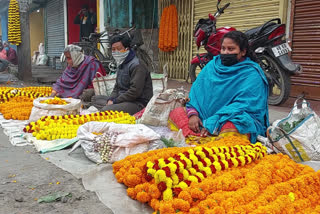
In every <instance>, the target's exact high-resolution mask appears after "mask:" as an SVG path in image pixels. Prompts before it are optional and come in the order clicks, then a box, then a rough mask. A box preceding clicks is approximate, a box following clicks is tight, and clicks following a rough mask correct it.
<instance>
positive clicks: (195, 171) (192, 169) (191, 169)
mask: <svg viewBox="0 0 320 214" xmlns="http://www.w3.org/2000/svg"><path fill="white" fill-rule="evenodd" d="M189 171H190V172H191V174H192V175H194V174H196V173H197V170H196V169H195V168H190V169H189Z"/></svg>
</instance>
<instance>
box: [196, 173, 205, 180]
mask: <svg viewBox="0 0 320 214" xmlns="http://www.w3.org/2000/svg"><path fill="white" fill-rule="evenodd" d="M196 176H198V177H199V178H200V179H201V180H203V179H204V176H203V174H202V173H201V172H197V173H196Z"/></svg>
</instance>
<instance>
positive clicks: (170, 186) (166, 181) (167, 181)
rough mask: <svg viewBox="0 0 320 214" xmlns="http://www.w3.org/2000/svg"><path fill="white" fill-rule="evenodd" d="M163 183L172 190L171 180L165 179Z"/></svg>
mask: <svg viewBox="0 0 320 214" xmlns="http://www.w3.org/2000/svg"><path fill="white" fill-rule="evenodd" d="M165 183H166V185H167V188H170V189H171V188H172V184H173V181H172V179H171V178H166V180H165Z"/></svg>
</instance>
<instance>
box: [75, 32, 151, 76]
mask: <svg viewBox="0 0 320 214" xmlns="http://www.w3.org/2000/svg"><path fill="white" fill-rule="evenodd" d="M116 34H119V35H127V36H128V37H129V38H130V39H131V49H133V50H134V51H135V52H136V55H137V57H138V58H139V59H140V60H141V61H142V62H144V63H145V65H146V66H147V68H148V69H149V71H150V72H153V71H154V66H153V62H152V60H151V58H150V56H149V55H148V53H147V52H146V51H145V50H144V49H142V48H141V46H142V45H143V43H144V42H143V39H142V35H141V32H140V30H138V29H136V28H135V27H132V28H130V29H128V30H125V31H123V32H121V31H120V30H119V29H114V30H112V29H109V30H106V31H103V32H101V33H91V34H90V36H89V38H87V39H86V40H87V41H84V42H77V43H74V44H76V45H78V46H80V47H82V50H83V52H84V53H85V54H86V55H89V56H94V57H96V58H97V59H98V60H99V61H100V62H101V63H102V65H103V66H104V68H105V69H106V71H107V73H115V72H116V69H117V67H116V63H115V61H114V59H113V57H112V50H111V41H110V39H111V37H112V36H114V35H116ZM98 45H100V47H101V48H102V49H103V52H104V54H103V53H102V52H101V51H100V50H99V49H98Z"/></svg>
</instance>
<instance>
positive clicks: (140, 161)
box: [113, 136, 320, 214]
mask: <svg viewBox="0 0 320 214" xmlns="http://www.w3.org/2000/svg"><path fill="white" fill-rule="evenodd" d="M232 141H233V143H234V144H238V143H243V144H245V143H244V141H245V140H244V139H242V138H241V137H236V136H230V137H225V138H223V139H220V140H218V141H215V142H210V144H213V143H216V147H218V146H221V145H223V144H224V143H228V144H231V142H232ZM248 144H249V143H248ZM248 144H247V145H248ZM231 146H234V145H231ZM231 146H228V147H231ZM253 146H254V145H253ZM200 148H201V149H200ZM208 148H210V149H211V150H212V151H214V149H213V148H211V147H209V146H207V144H204V145H202V146H199V147H196V148H192V149H191V150H193V151H190V147H189V148H167V149H160V150H156V151H150V152H147V153H142V154H136V155H131V156H128V157H126V158H125V159H123V160H121V161H118V162H115V163H114V164H113V172H114V174H115V177H116V178H117V180H118V182H119V183H124V184H125V185H126V186H128V189H127V194H128V196H129V197H131V198H132V199H136V200H138V201H140V202H142V203H148V204H149V205H150V206H151V207H152V208H153V209H154V210H155V213H166V214H167V213H169V214H170V213H196V214H200V213H319V212H320V194H319V192H320V171H318V172H314V170H313V169H312V168H311V167H309V166H305V165H301V164H297V163H295V162H294V161H293V160H291V159H290V158H289V157H288V156H286V155H282V154H277V155H267V156H265V157H264V158H263V159H260V160H252V162H251V164H245V165H244V166H241V167H240V165H239V162H238V161H237V162H238V167H229V168H228V169H225V170H221V171H218V170H216V172H215V173H212V174H211V175H209V176H207V177H205V176H204V174H203V178H201V182H199V179H198V178H196V179H194V180H193V181H191V183H189V185H188V184H187V185H184V188H183V189H182V188H181V190H180V189H177V188H175V187H173V186H174V185H173V182H176V181H174V180H176V177H175V176H174V175H173V174H174V173H171V172H174V171H175V174H176V175H177V172H178V173H180V169H182V167H184V165H185V164H184V163H183V161H180V162H181V163H182V165H181V164H179V161H178V160H177V159H175V157H176V158H178V157H177V156H179V157H180V159H182V157H183V155H184V156H185V158H183V159H184V160H185V162H186V163H187V162H188V161H187V160H186V159H189V161H190V162H191V164H192V165H194V164H193V162H194V161H195V160H196V159H198V162H197V164H196V165H200V166H201V164H203V163H202V161H200V162H199V157H200V160H203V158H202V157H201V156H203V154H202V152H203V153H205V154H206V152H204V151H207V152H209V151H208ZM223 148H224V147H223ZM237 148H243V149H241V150H239V151H240V152H239V155H240V157H244V155H247V154H250V152H249V151H250V147H247V146H243V147H241V146H239V147H237ZM246 148H249V151H248V153H247V150H246ZM258 148H259V147H258ZM220 150H221V149H220ZM253 151H255V150H253ZM221 152H222V151H221ZM221 152H220V153H219V151H217V154H215V155H216V156H217V158H219V156H220V155H221V154H225V153H221ZM242 152H243V153H242ZM255 152H257V151H255ZM186 153H189V158H187V156H186ZM197 153H198V154H197ZM227 153H229V154H230V158H236V157H231V154H232V151H231V150H230V151H229V152H227ZM234 153H235V154H236V155H237V153H236V152H234ZM240 153H241V154H240ZM175 154H176V155H175ZM218 154H219V155H218ZM193 155H194V156H195V157H196V158H194V157H193ZM196 155H197V156H199V157H197V156H196ZM200 155H201V156H200ZM209 156H210V153H209ZM211 156H213V154H212V155H211ZM203 157H204V156H203ZM206 157H207V156H206ZM220 157H224V156H223V155H222V156H220ZM225 157H226V158H227V157H228V155H225ZM237 157H239V156H237ZM160 159H162V160H160ZM173 159H174V160H173ZM213 159H214V158H213ZM240 159H242V158H240ZM165 160H166V161H165ZM209 160H210V159H209ZM221 160H222V159H221ZM242 160H243V159H242ZM156 161H158V162H156ZM168 161H169V162H168ZM171 161H173V162H171ZM218 161H219V159H218ZM148 162H149V164H148ZM176 162H178V163H177V164H178V165H179V168H178V166H177V165H176V164H174V163H176ZM227 162H228V161H227ZM240 162H241V160H240ZM171 163H173V164H174V165H176V167H175V166H172V165H170V167H171V168H172V169H170V167H169V166H168V168H169V169H167V168H165V167H167V166H166V165H169V164H171ZM200 163H201V164H200ZM232 163H233V162H232ZM235 163H236V162H235ZM242 163H243V162H241V165H242ZM152 164H153V166H152V168H150V169H153V167H155V168H156V167H157V166H158V167H159V169H158V170H156V171H159V170H163V171H164V172H165V174H164V175H163V173H162V172H161V173H159V175H161V176H160V177H161V178H159V176H158V175H157V176H155V177H152V176H151V177H152V179H151V180H150V177H148V176H146V173H145V171H148V170H149V167H151V165H152ZM187 164H188V163H187ZM189 164H190V163H189ZM228 164H229V162H228ZM146 165H148V166H149V167H148V166H146ZM196 165H195V166H196ZM211 165H212V161H211ZM160 166H162V168H161V169H160ZM180 166H181V167H180ZM214 166H218V165H214ZM220 166H223V165H222V164H220ZM224 166H226V164H225V163H224ZM198 167H199V166H198ZM204 168H205V166H204ZM173 169H176V170H173ZM183 169H184V170H185V168H183ZM221 169H222V168H221ZM184 170H183V171H182V174H183V172H184ZM191 171H193V170H191ZM203 171H204V170H199V171H198V170H196V173H199V172H200V173H201V172H203ZM149 172H150V171H149ZM166 173H170V176H168V175H169V174H168V175H167V174H166ZM150 174H151V173H150ZM196 175H197V176H198V175H199V176H201V175H200V174H196ZM206 175H207V174H206ZM190 176H194V175H193V174H191V173H189V177H190ZM199 176H198V177H199ZM163 178H167V179H169V178H170V179H171V180H172V187H173V188H172V198H170V197H168V198H166V197H167V196H164V192H165V191H166V190H167V188H166V189H164V188H163V187H164V186H162V185H159V184H160V183H161V182H159V183H158V184H157V182H156V179H159V180H160V179H163ZM178 179H179V176H178ZM180 179H181V175H180ZM180 182H181V181H180ZM184 182H185V181H184ZM170 183H171V182H169V185H170ZM185 183H186V182H185ZM178 184H179V183H178ZM163 190H165V191H163ZM165 198H166V199H167V200H165Z"/></svg>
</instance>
